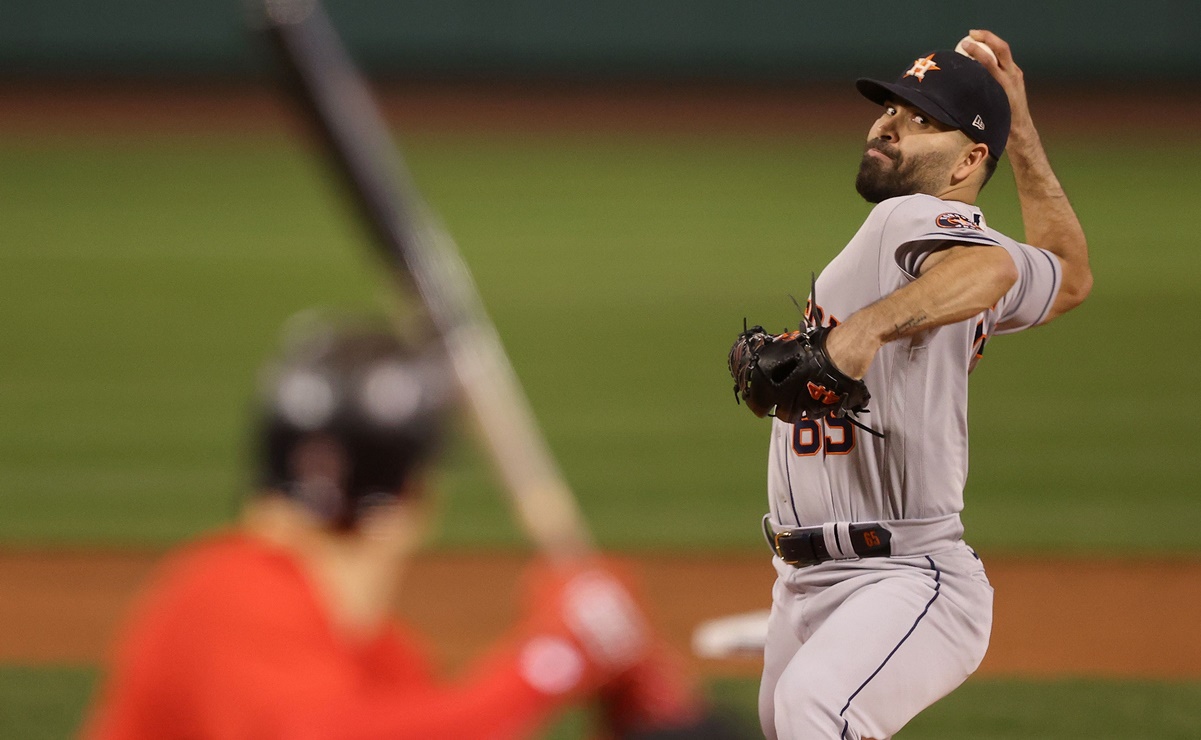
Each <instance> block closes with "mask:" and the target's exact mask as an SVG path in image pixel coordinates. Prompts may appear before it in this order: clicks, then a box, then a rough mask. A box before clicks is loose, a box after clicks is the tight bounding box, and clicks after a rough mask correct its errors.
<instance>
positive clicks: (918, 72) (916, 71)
mask: <svg viewBox="0 0 1201 740" xmlns="http://www.w3.org/2000/svg"><path fill="white" fill-rule="evenodd" d="M936 69H942V67H940V66H938V65H937V64H935V63H934V55H933V54H931V55H930V56H928V57H923V58H922V59H915V60H913V66H912V67H910V68H909V71H908V72H906V73H905V74H903V75H901V76H902V77H916V78H917V81H918V82H921V81H922V80H924V79H925V78H926V73H927V72H933V71H934V70H936Z"/></svg>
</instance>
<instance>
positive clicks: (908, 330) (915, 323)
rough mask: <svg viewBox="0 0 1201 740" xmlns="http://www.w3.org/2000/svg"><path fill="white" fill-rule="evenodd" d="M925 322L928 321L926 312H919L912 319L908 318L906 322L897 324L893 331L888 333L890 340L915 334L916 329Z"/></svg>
mask: <svg viewBox="0 0 1201 740" xmlns="http://www.w3.org/2000/svg"><path fill="white" fill-rule="evenodd" d="M925 323H926V314H924V313H923V314H918V315H917V316H914V317H913V318H911V319H908V320H907V321H905V322H904V323H901V324H897V325H896V327H895V328H894V329H893V330H892V333H891V334H889V335H888V341H890V342H891V341H892V340H894V339H900V338H901V337H907V336H909V335H910V334H913V333H914V331H915V330H916V329H920V328H921V327H922V326H923V325H924V324H925Z"/></svg>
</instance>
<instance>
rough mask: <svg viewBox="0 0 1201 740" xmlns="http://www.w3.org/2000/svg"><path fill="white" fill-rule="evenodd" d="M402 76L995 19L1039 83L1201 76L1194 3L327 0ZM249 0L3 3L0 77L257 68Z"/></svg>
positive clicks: (591, 69) (504, 73)
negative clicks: (246, 0)
mask: <svg viewBox="0 0 1201 740" xmlns="http://www.w3.org/2000/svg"><path fill="white" fill-rule="evenodd" d="M329 6H330V12H331V14H332V15H333V16H334V18H335V20H336V21H337V22H338V24H339V26H340V27H341V28H342V29H343V31H344V33H345V34H346V35H347V37H348V38H349V39H350V41H351V43H352V45H353V47H354V49H355V50H356V52H357V53H358V54H359V55H360V56H361V57H362V58H363V59H364V60H365V61H367V62H368V63H369V64H370V65H371V67H372V68H373V70H374V71H375V72H377V73H379V74H382V75H388V76H394V77H401V78H435V79H437V78H446V77H451V78H474V79H478V78H480V77H495V78H504V79H550V80H554V79H567V80H579V79H597V80H619V81H620V80H631V79H635V80H643V79H650V80H656V79H658V80H668V81H673V80H685V79H697V80H730V81H736V82H744V81H767V82H772V81H780V82H789V83H797V82H806V81H810V80H828V79H843V78H845V77H847V76H851V75H854V74H857V73H860V72H863V71H867V72H872V73H879V74H884V73H887V72H889V71H890V70H891V69H892V68H894V67H896V64H897V59H898V57H905V56H908V55H910V54H912V53H914V52H915V51H921V50H926V49H932V48H937V47H940V46H942V47H945V46H950V45H952V44H953V43H954V42H955V41H956V39H958V38H959V37H960V36H961V35H962V33H963V32H964V30H966V29H967V28H971V27H988V28H992V29H994V30H996V31H997V32H998V33H1001V34H1002V35H1003V36H1006V37H1007V38H1009V39H1011V40H1012V41H1013V42H1014V43H1015V44H1016V45H1017V46H1018V47H1019V48H1020V57H1021V61H1022V63H1023V65H1024V66H1025V67H1026V68H1027V70H1028V71H1031V72H1037V73H1038V74H1039V75H1040V76H1041V77H1042V78H1044V79H1045V78H1047V77H1049V76H1054V77H1062V78H1065V79H1068V80H1082V81H1088V82H1093V83H1103V82H1105V81H1111V80H1112V81H1122V82H1137V83H1146V82H1149V81H1185V82H1188V83H1197V82H1199V81H1201V71H1199V70H1201V44H1197V43H1196V38H1195V34H1196V31H1197V29H1199V28H1201V2H1198V1H1197V0H1143V1H1142V2H1138V3H1129V2H1116V1H1112V0H1091V1H1089V0H1060V1H1056V0H1004V1H999V0H992V1H990V2H980V1H978V0H967V1H962V2H956V1H955V0H902V1H901V2H896V1H892V0H890V1H889V2H882V1H880V0H870V1H868V2H812V1H807V0H792V1H790V2H784V1H782V0H758V1H754V0H341V1H338V0H331V2H330V3H329ZM246 15H247V12H246V5H244V3H243V2H241V0H193V1H191V2H180V1H178V0H110V1H108V2H96V1H95V0H57V1H56V2H45V1H44V0H4V2H2V3H0V76H3V77H7V78H9V79H12V78H14V77H17V78H21V77H30V76H32V77H55V76H69V77H79V76H85V77H88V76H101V77H114V76H115V77H135V78H149V79H155V78H168V79H170V78H177V77H214V76H217V77H224V76H234V77H237V76H245V75H248V74H253V73H254V71H255V70H256V69H258V68H259V67H260V63H261V59H260V58H259V55H258V54H257V53H256V52H255V50H254V48H253V46H252V45H251V44H249V43H248V39H247V34H246V32H245V30H244V26H245V23H244V18H245V17H246Z"/></svg>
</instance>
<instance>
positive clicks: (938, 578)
mask: <svg viewBox="0 0 1201 740" xmlns="http://www.w3.org/2000/svg"><path fill="white" fill-rule="evenodd" d="M926 561H927V562H929V563H930V567H931V568H933V569H934V595H933V596H931V597H930V600H929V601H927V602H926V608H925V609H922V613H921V614H919V615H917V619H916V620H914V622H913V626H912V627H910V628H909V631H908V632H906V633H905V636H904V637H902V638H901V641H900V642H898V643H897V645H896V647H894V648H893V649H892V651H891V652H889V654H888V657H886V658H885V659H884V662H883V663H881V664H880V667H879V668H877V669H876V670H874V671H872V675H870V676H868V677H867V680H866V681H864V682H863V683H861V684H859V688H857V689H855V693H853V694H851V696H850V698H849V699H847V703H846V704H845V705H844V706H843V708H842V711H840V712H839V713H838V716H839V717H842V718H843V719H842V735H841V737H843V738H844V739H845V738H846V736H847V730H848V729H850V727H851V721H850V720H848V719H847V718H846V717H844V716H843V715H845V714H846V711H847V710H848V709H850V708H851V702H852V701H854V700H855V697H856V696H859V692H860V691H863V689H864V687H866V686H867V685H868V684H869V683H871V682H872V679H873V678H875V677H876V675H877V674H879V673H880V671H882V670H884V666H886V665H888V661H890V660H892V656H893V655H896V652H897V651H898V650H900V649H901V646H902V645H904V644H905V641H906V640H908V639H909V636H910V635H912V634H913V631H914V630H915V629H917V626H918V625H919V624H920V623H921V621H922V619H924V618H925V616H926V614H927V613H929V611H930V606H931V605H932V604H933V603H934V602H935V600H937V599H938V592H939V589H941V588H942V571H940V570H939V569H938V566H937V565H935V564H934V558H931V557H930V556H929V555H927V556H926Z"/></svg>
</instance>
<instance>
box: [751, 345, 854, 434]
mask: <svg viewBox="0 0 1201 740" xmlns="http://www.w3.org/2000/svg"><path fill="white" fill-rule="evenodd" d="M829 333H830V327H825V326H819V325H817V324H816V323H808V322H807V325H806V326H804V327H802V328H801V330H799V331H793V332H787V333H785V334H776V335H772V334H768V333H767V332H765V331H764V330H763V327H761V326H754V327H751V328H750V329H746V330H744V331H743V332H742V333H741V334H739V335H738V339H737V340H736V341H735V342H734V346H733V347H731V348H730V357H729V364H730V375H732V376H733V377H734V398H735V400H738V399H741V400H742V401H743V402H745V403H746V406H747V408H749V409H750V410H751V412H752V413H754V414H755V416H758V417H764V416H767V415H768V414H770V413H772V410H773V409H774V410H775V416H776V418H777V419H780V420H781V421H785V422H788V423H789V424H791V423H794V422H796V421H798V420H800V419H803V418H807V419H821V418H823V417H826V416H837V417H842V416H846V414H847V413H848V412H851V413H855V414H859V413H863V412H865V411H867V402H868V401H869V400H870V399H871V394H869V393H868V392H867V386H866V385H865V384H864V383H863V381H862V380H856V379H855V378H852V377H851V376H849V375H847V374H845V373H843V372H842V371H841V370H839V369H838V368H837V367H836V366H835V365H834V363H833V362H831V361H830V355H828V354H827V353H826V335H828V334H829Z"/></svg>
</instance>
